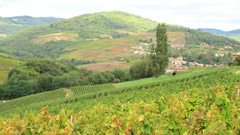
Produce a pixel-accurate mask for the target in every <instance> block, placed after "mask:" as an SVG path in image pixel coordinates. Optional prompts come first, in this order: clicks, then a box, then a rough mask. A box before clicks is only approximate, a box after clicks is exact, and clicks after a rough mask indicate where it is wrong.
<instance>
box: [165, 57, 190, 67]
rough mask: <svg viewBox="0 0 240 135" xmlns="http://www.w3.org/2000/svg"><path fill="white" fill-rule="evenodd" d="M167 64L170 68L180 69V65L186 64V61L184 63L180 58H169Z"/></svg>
mask: <svg viewBox="0 0 240 135" xmlns="http://www.w3.org/2000/svg"><path fill="white" fill-rule="evenodd" d="M169 62H170V64H171V67H181V66H182V65H184V64H187V61H184V60H183V57H182V56H181V57H177V58H173V57H170V58H169Z"/></svg>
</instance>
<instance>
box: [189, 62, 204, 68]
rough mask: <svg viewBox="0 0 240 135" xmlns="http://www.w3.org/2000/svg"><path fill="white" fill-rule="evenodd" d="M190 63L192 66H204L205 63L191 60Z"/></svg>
mask: <svg viewBox="0 0 240 135" xmlns="http://www.w3.org/2000/svg"><path fill="white" fill-rule="evenodd" d="M189 65H191V66H196V67H204V65H203V64H199V63H197V62H189Z"/></svg>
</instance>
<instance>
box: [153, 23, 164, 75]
mask: <svg viewBox="0 0 240 135" xmlns="http://www.w3.org/2000/svg"><path fill="white" fill-rule="evenodd" d="M156 38H157V45H152V48H151V55H150V56H151V66H152V70H153V73H154V76H155V77H159V75H162V74H164V72H165V69H166V68H167V67H168V62H169V60H168V42H167V41H168V37H167V30H166V26H165V24H164V23H163V24H161V25H160V24H158V27H157V33H156Z"/></svg>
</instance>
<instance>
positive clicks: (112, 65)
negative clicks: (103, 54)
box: [78, 61, 131, 71]
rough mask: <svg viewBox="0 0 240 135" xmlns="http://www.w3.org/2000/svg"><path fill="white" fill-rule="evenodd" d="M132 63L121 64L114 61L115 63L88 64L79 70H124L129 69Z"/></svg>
mask: <svg viewBox="0 0 240 135" xmlns="http://www.w3.org/2000/svg"><path fill="white" fill-rule="evenodd" d="M130 65H131V63H128V62H125V61H123V62H120V61H113V62H102V63H96V64H88V65H83V66H78V68H85V69H87V70H92V71H109V70H111V71H113V70H114V69H116V68H122V69H127V68H129V67H130Z"/></svg>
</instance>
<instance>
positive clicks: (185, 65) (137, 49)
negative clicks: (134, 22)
mask: <svg viewBox="0 0 240 135" xmlns="http://www.w3.org/2000/svg"><path fill="white" fill-rule="evenodd" d="M146 41H148V40H147V39H145V40H141V41H140V42H139V44H137V45H136V46H134V47H131V48H130V49H128V50H126V51H129V52H130V53H131V54H133V55H147V54H150V46H151V45H152V44H156V42H146ZM149 41H150V39H149ZM170 47H171V48H183V47H184V45H183V44H176V43H175V44H171V45H170ZM199 48H200V49H214V46H210V45H209V44H207V43H204V44H201V45H200V47H199ZM232 49H233V47H232V46H230V45H226V46H224V47H222V48H219V49H217V50H218V51H215V53H214V56H215V57H224V56H225V55H227V54H228V53H229V50H232ZM238 56H240V52H235V53H233V54H232V57H233V61H234V60H235V58H236V57H238ZM219 66H224V64H202V63H198V62H196V61H193V62H189V61H185V60H184V58H183V57H182V56H179V57H169V67H168V69H167V70H166V72H167V73H173V72H174V71H178V72H182V71H187V70H189V68H194V67H219Z"/></svg>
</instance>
